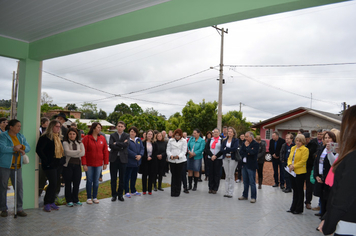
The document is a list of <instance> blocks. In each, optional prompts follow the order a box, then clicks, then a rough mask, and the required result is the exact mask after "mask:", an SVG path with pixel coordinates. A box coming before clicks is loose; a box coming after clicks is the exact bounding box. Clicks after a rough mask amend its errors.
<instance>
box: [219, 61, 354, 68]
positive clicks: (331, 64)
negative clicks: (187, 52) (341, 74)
mask: <svg viewBox="0 0 356 236" xmlns="http://www.w3.org/2000/svg"><path fill="white" fill-rule="evenodd" d="M345 65H356V62H340V63H325V64H299V65H298V64H297V65H293V64H290V65H224V67H230V68H236V67H312V66H345Z"/></svg>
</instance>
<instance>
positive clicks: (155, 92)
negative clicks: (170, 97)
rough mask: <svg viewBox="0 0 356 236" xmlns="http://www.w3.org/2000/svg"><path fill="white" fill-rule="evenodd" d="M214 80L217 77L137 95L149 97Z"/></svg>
mask: <svg viewBox="0 0 356 236" xmlns="http://www.w3.org/2000/svg"><path fill="white" fill-rule="evenodd" d="M212 79H216V76H214V77H212V78H208V79H202V80H198V81H195V82H192V83H189V84H183V85H179V86H175V87H170V88H166V89H161V90H156V91H152V92H148V93H142V94H139V95H136V96H142V95H147V94H151V93H158V92H162V91H167V90H170V89H176V88H181V87H185V86H188V85H192V84H197V83H200V82H203V81H208V80H212Z"/></svg>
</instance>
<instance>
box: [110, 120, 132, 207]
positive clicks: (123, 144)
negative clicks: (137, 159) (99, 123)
mask: <svg viewBox="0 0 356 236" xmlns="http://www.w3.org/2000/svg"><path fill="white" fill-rule="evenodd" d="M125 128H126V125H125V123H124V122H123V121H119V122H118V123H117V126H116V129H117V132H115V133H113V134H110V140H109V147H110V149H111V150H110V155H109V161H110V178H111V196H112V198H111V201H113V202H114V201H116V198H118V199H119V200H120V201H122V202H123V201H124V197H123V193H124V189H125V172H126V165H127V162H128V151H127V147H128V146H129V140H130V135H129V134H127V133H125V132H124V130H125ZM117 171H119V187H118V189H117V191H116V185H117Z"/></svg>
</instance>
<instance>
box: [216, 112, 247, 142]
mask: <svg viewBox="0 0 356 236" xmlns="http://www.w3.org/2000/svg"><path fill="white" fill-rule="evenodd" d="M222 124H223V125H224V126H231V127H233V128H234V129H235V130H236V132H237V135H238V136H239V135H240V134H242V133H245V132H247V131H249V130H250V127H251V125H252V124H251V123H250V122H248V121H246V117H245V118H243V114H242V112H241V111H229V112H228V113H226V114H225V115H223V116H222Z"/></svg>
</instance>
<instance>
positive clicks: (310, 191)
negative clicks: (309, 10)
mask: <svg viewBox="0 0 356 236" xmlns="http://www.w3.org/2000/svg"><path fill="white" fill-rule="evenodd" d="M312 170H313V168H311V169H307V175H306V176H305V183H306V190H305V204H310V203H311V200H312V199H313V190H314V184H312V183H311V182H310V175H311V171H312Z"/></svg>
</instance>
